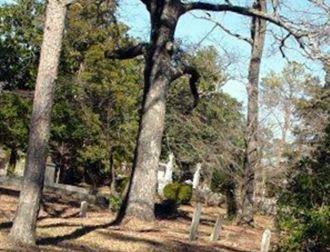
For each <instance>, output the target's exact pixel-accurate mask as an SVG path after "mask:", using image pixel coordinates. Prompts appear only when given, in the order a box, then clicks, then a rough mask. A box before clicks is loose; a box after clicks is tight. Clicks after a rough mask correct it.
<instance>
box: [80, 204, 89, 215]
mask: <svg viewBox="0 0 330 252" xmlns="http://www.w3.org/2000/svg"><path fill="white" fill-rule="evenodd" d="M87 207H88V203H87V201H82V202H81V203H80V213H79V216H80V217H86V213H87Z"/></svg>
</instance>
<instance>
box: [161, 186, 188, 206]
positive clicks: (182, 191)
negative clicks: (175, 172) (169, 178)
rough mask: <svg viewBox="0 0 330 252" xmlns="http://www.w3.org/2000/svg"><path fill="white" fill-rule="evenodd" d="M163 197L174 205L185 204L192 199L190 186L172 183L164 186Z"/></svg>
mask: <svg viewBox="0 0 330 252" xmlns="http://www.w3.org/2000/svg"><path fill="white" fill-rule="evenodd" d="M163 193H164V197H165V198H166V199H168V200H172V201H174V202H175V203H176V204H187V203H188V202H189V201H190V200H191V197H192V187H191V185H186V184H180V183H178V182H174V183H171V184H168V185H166V186H165V188H164V190H163Z"/></svg>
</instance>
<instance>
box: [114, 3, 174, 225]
mask: <svg viewBox="0 0 330 252" xmlns="http://www.w3.org/2000/svg"><path fill="white" fill-rule="evenodd" d="M157 2H158V1H154V2H153V3H151V4H150V8H149V12H150V15H151V24H152V32H151V38H150V39H151V48H150V49H149V50H148V55H147V58H146V67H145V73H144V76H145V86H144V98H143V108H142V114H141V119H140V127H139V135H138V140H137V147H136V151H135V158H134V163H133V169H132V177H131V183H130V188H129V193H128V195H127V198H126V201H124V204H123V208H122V210H121V214H120V217H119V219H122V218H123V217H125V218H129V217H134V218H137V219H140V220H144V221H153V220H154V219H155V215H154V204H155V193H156V185H157V170H158V163H159V156H160V152H161V142H162V137H163V131H164V122H165V106H166V104H165V103H166V93H167V89H168V86H169V84H170V82H171V80H170V75H171V74H170V65H171V62H170V61H171V54H172V52H171V50H170V49H169V48H168V45H169V44H170V43H173V41H174V31H175V27H176V25H177V21H178V18H179V10H180V8H177V5H178V3H177V2H176V1H159V2H161V3H159V2H158V3H157Z"/></svg>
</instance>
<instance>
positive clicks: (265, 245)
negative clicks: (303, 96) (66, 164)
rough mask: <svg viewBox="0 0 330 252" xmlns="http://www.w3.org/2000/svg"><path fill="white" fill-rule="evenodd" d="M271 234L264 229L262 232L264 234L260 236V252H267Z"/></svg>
mask: <svg viewBox="0 0 330 252" xmlns="http://www.w3.org/2000/svg"><path fill="white" fill-rule="evenodd" d="M271 234H272V233H271V231H270V230H269V229H266V230H265V231H264V233H263V234H262V240H261V248H260V252H268V251H269V247H270V237H271Z"/></svg>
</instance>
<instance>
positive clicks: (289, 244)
mask: <svg viewBox="0 0 330 252" xmlns="http://www.w3.org/2000/svg"><path fill="white" fill-rule="evenodd" d="M325 150H326V149H321V150H320V151H319V152H318V153H317V154H316V155H314V156H313V159H310V158H306V159H303V160H301V161H300V162H299V164H298V165H296V167H294V168H293V171H292V172H291V174H290V176H289V177H290V179H289V181H288V185H287V187H286V188H285V190H284V191H283V192H282V193H281V194H280V197H279V200H278V213H277V221H278V226H279V228H280V229H281V230H282V231H284V232H283V234H284V235H283V237H282V238H283V239H281V244H280V247H279V249H278V250H279V251H328V250H329V249H330V246H329V244H330V197H329V194H328V192H329V188H330V176H329V169H330V162H329V161H330V160H329V152H328V151H325Z"/></svg>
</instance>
